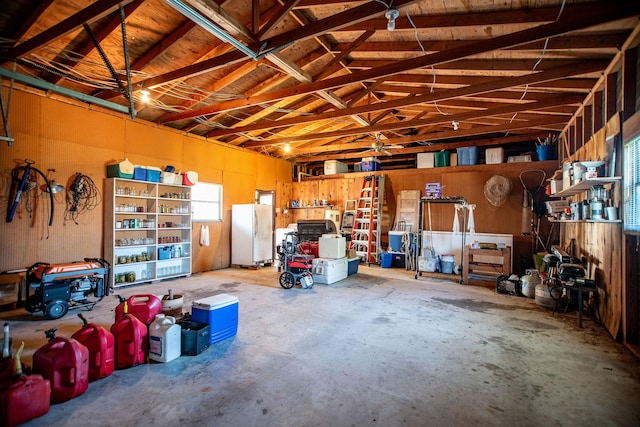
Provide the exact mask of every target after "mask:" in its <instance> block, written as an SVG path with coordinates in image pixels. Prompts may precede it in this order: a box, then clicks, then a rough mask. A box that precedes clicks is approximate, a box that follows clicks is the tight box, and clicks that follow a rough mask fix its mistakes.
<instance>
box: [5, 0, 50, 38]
mask: <svg viewBox="0 0 640 427" xmlns="http://www.w3.org/2000/svg"><path fill="white" fill-rule="evenodd" d="M53 1H54V0H42V1H39V2H37V6H36V7H35V8H34V9H33V10H32V11H31V13H30V14H29V16H28V17H27V18H26V19H24V20H23V21H22V24H20V27H18V29H17V30H16V31H15V32H14V33H13V34H12V35H11V37H12V38H13V39H14V40H15V42H12V46H15V44H16V43H18V41H19V40H20V39H21V38H22V36H24V35H25V34H27V32H28V31H29V29H30V28H31V26H32V25H33V24H34V23H35V22H36V21H37V20H38V18H39V17H40V15H42V14H43V13H44V11H45V10H47V8H48V7H49V6H50V5H51V3H53Z"/></svg>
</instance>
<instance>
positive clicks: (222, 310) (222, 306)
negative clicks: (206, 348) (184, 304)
mask: <svg viewBox="0 0 640 427" xmlns="http://www.w3.org/2000/svg"><path fill="white" fill-rule="evenodd" d="M191 319H192V320H193V321H194V322H200V323H206V324H208V325H209V344H215V343H217V342H219V341H222V340H225V339H227V338H230V337H232V336H234V335H236V334H237V333H238V297H235V296H233V295H227V294H219V295H214V296H211V297H208V298H203V299H199V300H196V301H194V302H193V306H192V307H191Z"/></svg>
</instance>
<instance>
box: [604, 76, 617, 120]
mask: <svg viewBox="0 0 640 427" xmlns="http://www.w3.org/2000/svg"><path fill="white" fill-rule="evenodd" d="M606 91H607V96H606V103H607V120H605V121H606V122H608V121H609V120H611V118H612V117H613V116H615V115H616V113H617V112H618V107H617V105H618V73H617V72H611V73H609V74H607V82H606Z"/></svg>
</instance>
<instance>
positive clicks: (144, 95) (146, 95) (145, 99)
mask: <svg viewBox="0 0 640 427" xmlns="http://www.w3.org/2000/svg"><path fill="white" fill-rule="evenodd" d="M140 95H141V98H140V99H141V100H142V102H144V103H145V104H146V103H147V102H149V95H150V94H149V91H148V90H141V91H140Z"/></svg>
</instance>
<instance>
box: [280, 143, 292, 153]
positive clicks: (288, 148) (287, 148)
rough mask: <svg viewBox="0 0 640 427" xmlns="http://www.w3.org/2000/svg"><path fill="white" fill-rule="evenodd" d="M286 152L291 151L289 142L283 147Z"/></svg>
mask: <svg viewBox="0 0 640 427" xmlns="http://www.w3.org/2000/svg"><path fill="white" fill-rule="evenodd" d="M282 148H283V150H284V152H285V153H288V152H289V151H291V146H290V145H289V144H284V147H282Z"/></svg>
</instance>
